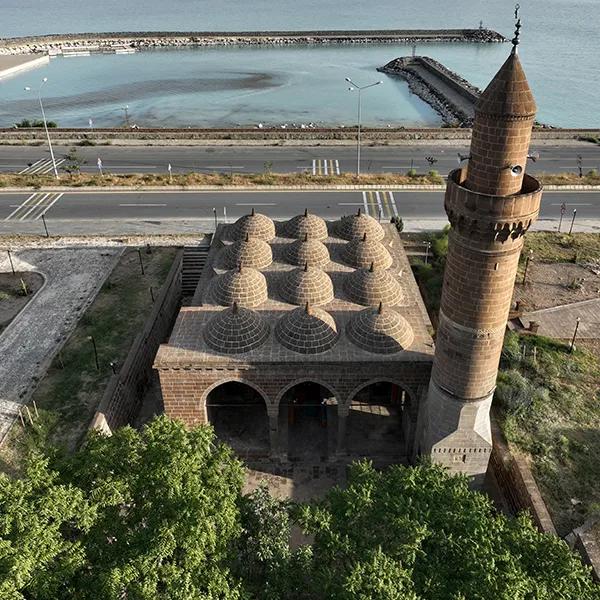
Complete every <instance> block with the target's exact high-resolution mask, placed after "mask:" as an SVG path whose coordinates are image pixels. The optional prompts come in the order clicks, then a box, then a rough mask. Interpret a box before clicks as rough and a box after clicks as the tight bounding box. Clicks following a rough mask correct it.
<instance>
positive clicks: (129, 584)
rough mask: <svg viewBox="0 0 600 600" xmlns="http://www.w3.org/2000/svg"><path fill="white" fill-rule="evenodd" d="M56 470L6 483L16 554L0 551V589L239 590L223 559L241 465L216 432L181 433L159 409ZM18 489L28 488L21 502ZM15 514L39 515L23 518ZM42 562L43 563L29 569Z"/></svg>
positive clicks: (148, 595)
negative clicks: (139, 425) (141, 424)
mask: <svg viewBox="0 0 600 600" xmlns="http://www.w3.org/2000/svg"><path fill="white" fill-rule="evenodd" d="M37 468H38V469H39V468H40V467H39V466H38V467H37ZM56 473H57V474H53V475H52V476H49V475H48V474H47V473H45V472H42V473H41V475H40V476H36V477H35V478H33V477H32V472H31V470H29V471H28V472H27V473H26V474H25V476H24V477H23V479H17V480H8V479H7V478H4V479H3V480H2V481H3V483H8V484H9V485H8V490H9V492H8V493H6V492H5V491H3V496H2V497H3V498H5V499H4V502H2V504H1V508H2V517H1V519H2V521H1V523H2V530H1V531H0V548H5V547H6V546H7V544H8V548H9V550H10V555H8V559H10V557H11V556H12V557H14V558H13V559H12V562H10V560H8V559H7V558H5V556H4V554H5V553H6V552H4V553H3V554H0V557H1V558H0V581H3V582H4V583H3V584H2V585H4V586H5V589H7V590H9V591H11V592H12V590H15V591H14V593H12V595H0V597H2V598H5V597H6V598H13V597H14V598H21V597H23V598H28V599H32V600H38V599H40V600H41V599H44V600H46V599H48V600H50V599H52V600H55V599H56V598H61V599H65V598H78V599H88V598H89V599H98V598H102V599H103V600H117V599H119V600H121V599H123V598H127V599H128V600H146V599H148V600H150V599H152V600H154V599H156V598H161V599H167V600H170V599H177V600H187V599H189V600H192V599H196V598H206V599H213V598H215V599H216V598H219V599H236V598H239V597H240V589H241V588H240V584H239V583H238V581H237V580H236V579H235V578H234V577H233V576H231V574H230V572H229V567H228V565H229V564H230V563H231V562H232V560H231V555H230V552H231V548H232V545H233V542H234V540H236V539H237V538H238V535H239V532H240V530H241V525H240V522H239V510H238V506H237V503H238V501H239V497H240V493H241V485H242V473H243V472H242V468H241V465H240V463H239V462H238V461H237V459H235V458H234V457H233V454H232V451H231V450H230V449H229V448H227V447H226V446H224V445H221V444H217V443H216V440H215V437H214V433H213V430H212V428H210V427H199V428H196V429H194V430H192V431H187V430H186V429H185V427H184V426H183V425H182V424H181V423H179V422H176V421H172V420H169V419H168V418H166V417H163V418H158V419H155V420H154V421H153V422H152V423H150V424H149V425H147V426H146V427H145V428H144V429H142V430H141V431H139V432H138V431H135V430H133V429H131V428H128V427H127V428H123V429H120V430H118V431H117V432H116V433H115V435H113V436H112V437H110V438H108V437H104V436H101V435H99V434H95V435H92V436H91V437H90V438H89V440H88V441H87V442H86V444H85V446H84V447H83V448H82V449H80V450H79V451H78V452H77V453H76V454H75V455H73V456H72V457H68V458H66V459H64V460H62V461H61V462H60V463H59V464H58V465H57V466H56ZM33 474H35V470H34V473H33ZM40 478H41V479H42V481H46V483H45V484H43V483H36V482H38V481H39V480H40ZM44 485H45V487H44ZM21 487H23V488H24V489H25V490H29V489H30V488H31V489H32V490H33V491H31V492H28V494H29V495H27V494H22V499H21V500H20V503H19V504H18V505H17V504H15V501H14V498H15V497H17V498H18V496H17V492H18V491H19V489H20V488H21ZM61 494H62V495H61ZM55 497H58V500H60V501H61V502H62V503H61V502H59V501H58V500H55V499H54V498H55ZM9 504H10V505H11V506H10V507H9V506H8V505H9ZM84 509H85V510H84ZM22 511H24V512H25V514H27V515H33V516H35V513H36V511H41V515H39V516H37V517H36V518H35V519H33V518H31V519H29V520H27V521H24V519H23V517H22ZM45 512H47V513H48V515H47V516H45ZM83 517H85V519H84V520H83V522H80V521H81V519H82V518H83ZM72 520H75V524H74V525H71V521H72ZM46 522H48V523H49V524H50V527H47V528H46V527H45V524H46ZM63 523H65V524H67V525H69V529H65V528H64V526H63ZM15 532H16V533H15ZM22 555H24V556H22ZM38 557H41V559H42V560H40V559H39V558H38ZM15 561H18V563H17V564H14V563H15ZM37 562H41V563H42V566H44V570H43V571H42V572H41V573H39V574H37V575H36V574H35V572H36V570H37V569H39V567H38V566H37V565H36V563H37ZM55 570H56V571H57V572H56V573H55ZM45 581H47V582H48V584H47V585H46V586H44V585H42V584H43V583H44V582H45ZM61 581H62V584H60V586H59V582H61ZM0 589H2V588H0ZM17 591H20V593H21V594H22V596H21V595H18V594H17Z"/></svg>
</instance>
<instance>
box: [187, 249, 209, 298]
mask: <svg viewBox="0 0 600 600" xmlns="http://www.w3.org/2000/svg"><path fill="white" fill-rule="evenodd" d="M209 248H210V240H207V241H206V242H205V241H202V242H201V243H200V244H199V245H198V246H185V247H184V249H183V264H182V269H181V292H182V295H183V296H184V297H185V296H193V295H194V292H195V291H196V287H197V286H198V282H199V281H200V277H201V276H202V271H203V269H204V265H205V264H206V258H207V256H208V250H209Z"/></svg>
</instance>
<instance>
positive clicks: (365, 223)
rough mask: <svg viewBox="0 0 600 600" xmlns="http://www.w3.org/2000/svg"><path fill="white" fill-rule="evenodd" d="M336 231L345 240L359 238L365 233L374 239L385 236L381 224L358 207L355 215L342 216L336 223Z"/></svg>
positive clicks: (377, 239) (380, 238)
mask: <svg viewBox="0 0 600 600" xmlns="http://www.w3.org/2000/svg"><path fill="white" fill-rule="evenodd" d="M338 233H339V235H340V237H342V238H343V239H345V240H354V239H357V238H358V239H360V238H362V237H363V236H364V234H365V233H366V234H367V236H368V237H369V239H371V240H374V241H379V240H382V239H383V238H384V237H385V234H384V232H383V228H382V227H381V225H380V224H379V223H378V222H377V221H376V220H375V219H374V218H373V217H371V216H370V215H366V214H364V213H363V212H362V211H361V209H360V208H359V209H358V212H357V213H356V214H355V215H348V216H345V217H342V219H341V221H340V222H339V224H338Z"/></svg>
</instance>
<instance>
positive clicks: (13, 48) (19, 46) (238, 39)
mask: <svg viewBox="0 0 600 600" xmlns="http://www.w3.org/2000/svg"><path fill="white" fill-rule="evenodd" d="M505 41H506V38H505V37H504V36H502V35H501V34H499V33H498V32H496V31H492V30H490V29H484V28H481V29H424V30H410V29H407V30H399V29H392V30H357V31H265V32H168V31H164V32H115V33H77V34H53V35H44V36H31V37H21V38H5V39H0V54H29V53H34V52H49V53H54V54H60V53H62V51H63V50H64V49H67V50H71V51H73V50H80V51H90V52H104V51H106V52H111V51H114V49H115V48H132V49H135V50H150V49H155V48H187V47H192V48H193V47H202V46H260V45H270V46H284V45H293V44H397V43H440V42H471V43H492V42H505Z"/></svg>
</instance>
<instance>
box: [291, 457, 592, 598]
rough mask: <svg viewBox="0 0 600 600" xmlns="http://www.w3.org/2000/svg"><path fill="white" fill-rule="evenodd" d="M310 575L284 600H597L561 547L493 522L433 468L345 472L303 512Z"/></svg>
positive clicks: (484, 501) (531, 530) (477, 501)
mask: <svg viewBox="0 0 600 600" xmlns="http://www.w3.org/2000/svg"><path fill="white" fill-rule="evenodd" d="M299 522H300V523H301V525H302V526H303V528H304V530H305V532H306V533H307V534H310V535H312V536H314V543H313V544H312V547H311V558H310V567H309V568H306V569H305V573H306V575H305V578H304V580H303V581H302V583H301V586H298V584H297V583H296V584H295V585H296V586H297V587H296V588H295V589H290V590H289V592H288V594H287V595H286V598H305V597H307V596H306V593H307V590H310V591H309V596H308V597H311V598H341V599H346V598H347V599H350V598H352V599H358V598H360V599H362V598H364V599H367V598H382V599H390V600H391V599H397V600H400V599H408V600H413V599H414V600H417V599H423V600H459V599H469V600H489V599H491V598H493V599H494V600H557V599H560V600H571V599H572V600H593V599H594V600H598V599H599V598H600V588H599V587H598V586H595V584H593V582H592V580H591V577H590V575H589V573H588V571H587V569H586V568H584V567H583V566H582V564H581V562H580V560H579V558H578V557H577V556H575V555H574V554H573V553H572V552H571V551H570V549H569V548H568V546H567V545H566V544H565V543H564V542H563V541H562V540H560V539H559V538H557V537H555V536H551V535H543V534H541V533H539V532H538V531H537V530H536V529H535V527H534V526H533V524H532V523H531V520H530V519H529V518H528V517H526V516H522V517H519V518H518V519H512V518H509V517H506V516H505V515H502V514H498V513H497V512H496V511H495V509H494V508H493V506H492V504H491V502H490V500H489V499H488V498H487V497H486V496H484V495H483V494H479V493H476V492H473V491H471V490H470V489H469V485H468V482H467V480H466V478H463V477H451V476H449V475H448V474H447V473H446V472H445V471H443V470H442V469H441V468H440V467H437V466H420V467H412V468H408V467H402V466H394V467H391V468H389V469H387V470H386V471H384V472H377V471H375V470H374V469H373V468H372V467H371V465H370V464H368V463H360V464H357V465H354V466H353V467H352V468H351V471H350V474H349V482H348V487H347V489H335V490H333V491H331V492H330V493H329V494H328V495H327V497H326V498H325V499H324V500H323V501H322V502H319V503H315V504H313V505H307V506H303V507H302V508H301V509H300V512H299Z"/></svg>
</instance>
